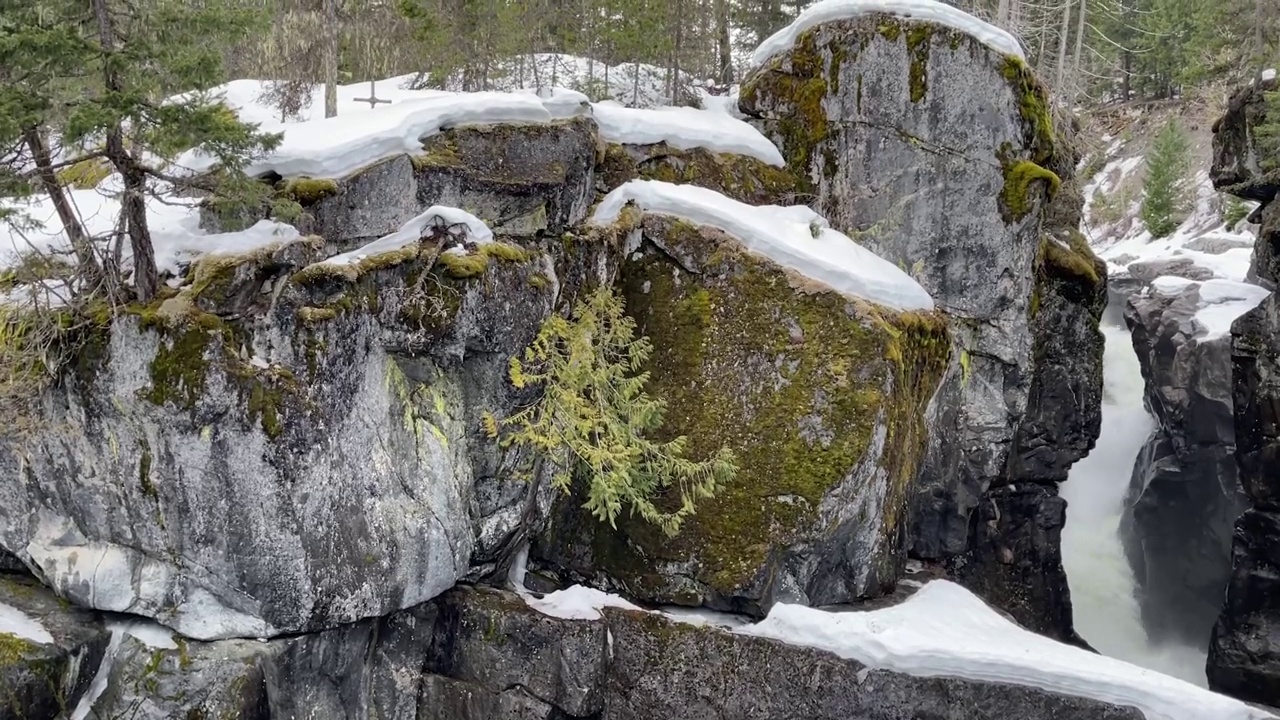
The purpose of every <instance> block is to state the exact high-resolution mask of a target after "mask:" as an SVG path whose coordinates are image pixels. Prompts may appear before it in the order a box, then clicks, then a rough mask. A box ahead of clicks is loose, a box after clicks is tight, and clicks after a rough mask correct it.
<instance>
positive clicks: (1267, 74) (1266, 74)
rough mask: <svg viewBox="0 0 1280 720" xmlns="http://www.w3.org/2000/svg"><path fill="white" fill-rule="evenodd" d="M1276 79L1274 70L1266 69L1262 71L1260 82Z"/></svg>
mask: <svg viewBox="0 0 1280 720" xmlns="http://www.w3.org/2000/svg"><path fill="white" fill-rule="evenodd" d="M1275 79H1276V69H1275V68H1267V69H1266V70H1263V71H1262V82H1271V81H1272V80H1275Z"/></svg>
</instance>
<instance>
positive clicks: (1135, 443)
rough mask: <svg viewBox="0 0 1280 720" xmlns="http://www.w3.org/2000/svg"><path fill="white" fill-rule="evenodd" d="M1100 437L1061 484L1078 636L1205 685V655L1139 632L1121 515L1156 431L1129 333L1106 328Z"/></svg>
mask: <svg viewBox="0 0 1280 720" xmlns="http://www.w3.org/2000/svg"><path fill="white" fill-rule="evenodd" d="M1103 333H1104V334H1105V336H1106V341H1107V346H1106V354H1105V357H1104V361H1103V385H1104V392H1103V398H1102V433H1101V435H1100V436H1099V437H1098V443H1097V446H1096V447H1095V448H1094V449H1093V452H1091V453H1090V454H1089V456H1088V457H1086V458H1084V459H1083V460H1081V461H1080V462H1078V463H1076V465H1075V466H1074V467H1073V468H1072V469H1071V476H1070V478H1069V479H1068V480H1067V482H1065V483H1063V485H1062V497H1063V498H1065V499H1066V500H1067V503H1068V506H1067V524H1066V527H1065V528H1064V529H1063V533H1062V559H1063V565H1064V566H1066V570H1067V582H1068V584H1069V585H1070V587H1071V600H1072V603H1073V606H1074V615H1075V626H1076V631H1077V632H1078V633H1080V635H1081V637H1083V638H1084V639H1085V640H1086V641H1088V642H1089V644H1091V645H1092V646H1093V647H1094V648H1095V649H1097V650H1098V652H1100V653H1102V654H1104V655H1107V656H1110V657H1114V658H1118V659H1120V660H1125V661H1127V662H1131V663H1133V664H1135V665H1139V666H1142V667H1147V668H1150V669H1152V670H1157V671H1159V672H1162V673H1165V674H1168V675H1172V676H1174V677H1177V678H1181V679H1183V680H1186V681H1188V682H1193V683H1195V684H1197V685H1200V686H1202V687H1203V686H1205V685H1206V680H1205V674H1204V663H1205V652H1206V651H1205V649H1204V648H1194V647H1187V646H1168V645H1163V646H1153V645H1152V644H1151V642H1150V641H1149V640H1148V639H1147V634H1146V631H1145V630H1143V627H1142V617H1141V614H1140V612H1139V610H1138V602H1137V600H1136V598H1135V597H1134V589H1135V585H1134V576H1133V571H1132V569H1130V567H1129V563H1128V560H1126V559H1125V555H1124V549H1123V548H1122V547H1121V543H1120V514H1121V512H1122V511H1123V509H1124V498H1125V493H1126V492H1127V490H1128V488H1129V478H1130V475H1131V474H1132V472H1133V463H1134V459H1135V458H1136V457H1137V454H1138V450H1139V449H1141V447H1142V444H1143V442H1145V441H1146V439H1147V436H1148V435H1150V433H1151V431H1152V429H1153V428H1154V427H1155V423H1154V420H1153V419H1152V418H1151V416H1150V415H1149V414H1148V413H1147V412H1146V410H1145V408H1144V407H1143V404H1142V385H1143V381H1142V370H1141V366H1140V365H1139V364H1138V358H1137V355H1135V354H1134V352H1133V345H1132V344H1131V343H1130V339H1129V332H1128V331H1127V330H1126V329H1125V328H1124V327H1120V326H1117V325H1104V326H1103Z"/></svg>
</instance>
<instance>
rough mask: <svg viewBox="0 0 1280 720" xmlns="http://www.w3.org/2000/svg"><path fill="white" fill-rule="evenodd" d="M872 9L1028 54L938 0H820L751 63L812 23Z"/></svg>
mask: <svg viewBox="0 0 1280 720" xmlns="http://www.w3.org/2000/svg"><path fill="white" fill-rule="evenodd" d="M872 13H888V14H889V15H895V16H897V17H901V18H908V19H912V20H923V21H926V22H932V23H937V24H938V25H945V26H947V27H951V28H955V29H956V30H959V31H961V32H964V33H968V34H969V35H972V36H973V37H975V38H977V39H978V40H979V41H980V42H982V43H983V44H985V45H987V46H988V47H990V48H991V49H992V50H995V51H996V52H998V53H1002V54H1004V55H1013V56H1015V57H1018V58H1024V57H1025V56H1024V55H1023V53H1022V46H1021V45H1020V44H1018V41H1017V39H1015V38H1014V37H1013V36H1012V35H1010V34H1009V33H1007V32H1005V31H1004V30H1001V29H1000V28H998V27H996V26H995V25H992V24H990V23H987V22H984V21H982V20H979V19H978V18H976V17H974V16H972V15H970V14H969V13H966V12H964V11H963V10H960V9H958V8H955V7H953V6H951V5H947V4H946V3H943V2H938V0H821V2H816V3H814V4H812V5H810V6H809V7H808V8H806V9H805V11H804V12H802V13H800V15H799V16H797V17H796V19H795V20H794V21H793V22H792V23H791V24H790V25H788V26H786V27H785V28H783V29H781V30H779V31H778V32H776V33H774V34H773V35H772V36H771V37H769V38H768V39H766V40H765V41H764V42H763V43H760V47H758V48H756V51H755V52H754V53H753V54H752V55H751V65H752V66H753V67H760V66H761V65H764V64H765V63H766V62H768V61H769V59H770V58H772V57H773V56H774V55H778V54H780V53H783V52H786V51H787V50H788V49H790V48H791V46H793V45H795V42H796V40H797V39H799V38H800V36H801V35H803V34H804V32H805V31H806V30H808V29H810V28H812V27H815V26H818V25H821V24H823V23H828V22H833V21H836V20H846V19H850V18H857V17H861V16H863V15H869V14H872Z"/></svg>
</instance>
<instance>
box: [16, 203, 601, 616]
mask: <svg viewBox="0 0 1280 720" xmlns="http://www.w3.org/2000/svg"><path fill="white" fill-rule="evenodd" d="M583 182H584V183H585V182H586V179H585V178H584V179H583ZM583 192H587V189H586V188H583ZM442 242H445V240H442V239H441V238H440V237H439V236H432V237H429V238H424V239H423V240H421V241H419V242H417V243H415V244H412V245H410V246H408V247H406V248H404V249H400V250H394V251H390V252H387V253H383V254H375V255H371V256H370V257H366V258H363V259H362V260H360V261H359V262H357V263H352V264H347V265H332V264H321V265H307V263H308V262H310V261H312V260H314V259H315V258H316V257H317V255H316V253H317V249H316V247H315V246H314V245H313V244H312V243H311V242H310V241H308V240H299V241H293V242H288V243H283V244H282V245H280V246H278V247H274V248H268V249H265V250H263V251H260V252H257V253H255V254H253V255H252V256H250V257H231V258H228V257H212V258H208V259H206V260H203V261H202V262H201V263H200V264H199V265H197V266H196V267H195V268H193V270H192V272H191V282H190V283H189V284H188V285H187V286H186V287H185V288H184V289H183V290H181V291H180V292H178V293H176V294H174V295H173V296H172V297H167V298H164V299H162V300H159V301H157V302H156V303H154V304H153V305H151V306H148V307H138V308H130V309H129V310H128V311H127V312H125V313H123V314H121V315H119V316H117V317H116V318H115V319H114V320H111V321H110V322H109V323H104V324H103V325H102V326H100V327H97V328H94V329H93V331H92V332H91V333H89V337H88V338H87V339H86V340H85V344H84V349H83V350H82V352H81V355H80V357H79V358H78V361H77V362H76V363H74V364H73V367H71V368H69V370H68V372H67V373H66V375H65V376H64V377H63V378H62V379H61V381H60V382H59V383H57V384H56V385H55V386H54V387H53V388H52V389H51V390H50V391H49V392H48V393H47V394H46V396H45V397H43V398H42V400H41V404H40V416H39V417H40V420H41V422H42V423H43V426H44V427H45V428H47V429H46V430H45V431H44V432H41V433H40V434H39V435H38V436H37V437H34V438H29V439H27V440H26V441H25V443H24V444H22V445H21V448H22V452H21V453H19V452H13V451H12V450H13V449H14V448H15V447H17V446H16V444H14V443H17V442H18V441H17V440H12V441H11V443H10V445H9V450H10V451H6V452H4V453H0V455H2V456H3V459H2V460H0V546H2V547H3V548H4V549H5V550H7V551H8V552H10V553H12V554H13V555H15V556H17V557H18V558H19V559H20V560H22V562H23V563H24V564H26V565H27V566H28V567H29V568H30V569H31V570H32V571H33V572H35V574H36V575H37V576H38V577H39V578H40V579H41V580H42V581H44V582H45V583H46V584H48V585H49V586H51V587H53V588H54V589H56V591H57V592H58V593H59V594H61V595H63V596H65V597H67V598H68V599H70V600H71V601H73V602H75V603H78V604H80V605H84V606H87V607H94V608H98V609H102V610H111V611H117V612H129V613H135V614H139V615H145V616H148V617H152V618H155V619H156V620H159V621H160V622H162V623H164V624H167V625H169V626H171V627H173V628H175V629H177V630H178V631H180V632H181V633H182V634H184V635H186V636H188V637H192V638H199V639H211V638H227V637H258V636H272V635H276V634H280V633H296V632H302V631H309V630H317V629H322V628H326V627H332V626H334V625H336V624H341V623H349V622H352V621H355V620H359V619H361V618H365V617H372V616H380V615H385V614H387V613H390V612H393V611H395V610H398V609H401V608H405V607H410V606H413V605H416V604H419V603H421V602H424V601H426V600H429V599H430V598H432V597H434V596H435V595H437V594H439V593H441V592H443V591H445V590H447V589H448V588H450V587H452V586H453V585H454V584H455V583H456V582H457V581H458V580H459V579H461V578H464V577H474V576H482V575H485V574H489V573H492V572H495V570H497V564H498V563H499V562H501V561H502V559H503V558H504V557H508V556H509V555H510V554H511V553H512V552H513V550H514V547H515V546H516V545H518V544H519V543H520V542H523V535H520V533H522V532H525V530H524V527H525V524H526V523H525V520H526V519H527V518H528V517H530V516H533V515H537V514H538V513H540V512H544V511H545V510H546V506H547V503H548V502H549V496H548V495H547V493H546V492H545V491H544V492H543V493H542V494H541V495H539V494H538V492H537V491H536V490H537V488H539V487H541V486H540V485H539V484H536V483H535V484H527V483H524V482H521V481H519V480H515V479H512V478H510V477H508V475H509V473H506V472H500V465H501V463H502V462H504V461H508V462H517V461H519V460H520V457H519V454H518V453H516V454H510V453H509V454H506V455H504V454H502V453H501V452H500V451H499V448H498V447H497V443H496V442H495V441H492V440H490V439H489V438H488V437H487V436H485V435H484V433H483V432H482V431H481V429H480V418H481V416H482V415H483V414H484V413H487V412H492V413H495V414H499V415H501V414H504V413H507V412H509V411H510V410H511V408H513V407H516V406H517V405H518V404H519V403H521V402H526V401H527V398H522V397H521V396H520V394H519V393H517V392H516V391H515V390H513V389H512V388H511V387H510V384H509V383H508V382H507V380H506V365H507V360H508V358H510V357H511V356H513V355H514V354H516V353H518V352H520V351H521V350H522V349H523V348H524V347H525V345H527V343H528V342H529V341H530V340H531V339H532V337H533V336H534V334H536V332H537V330H538V328H539V326H540V325H541V323H542V320H543V319H544V318H545V317H547V316H548V314H549V313H550V312H551V311H552V309H553V307H554V306H555V304H556V293H557V292H558V291H559V290H560V289H561V288H562V287H563V286H565V285H571V284H572V283H573V282H580V281H581V279H580V276H591V275H597V274H599V272H600V268H602V267H604V265H603V263H601V262H600V261H599V260H600V259H599V258H597V257H595V256H594V255H592V253H593V252H594V250H592V249H591V248H588V247H585V246H583V247H582V248H581V249H580V250H579V255H578V260H577V261H567V263H568V264H567V265H565V264H562V265H561V267H562V268H567V267H568V265H572V264H573V263H574V262H577V265H576V267H577V268H579V269H578V270H572V271H570V270H567V269H566V271H565V276H564V277H561V276H560V275H559V274H558V273H557V270H556V263H554V262H553V261H552V260H551V259H550V258H549V256H547V255H546V254H544V253H543V252H541V251H537V250H524V249H521V248H519V247H517V246H514V245H510V244H505V243H493V244H491V245H487V246H484V247H482V248H479V249H476V250H475V251H474V252H473V253H472V254H471V255H467V254H466V253H465V252H464V253H463V254H461V255H458V254H455V253H448V254H445V253H442V252H441V250H442V248H441V243H442ZM573 278H579V279H577V280H575V279H573ZM597 282H598V280H597Z"/></svg>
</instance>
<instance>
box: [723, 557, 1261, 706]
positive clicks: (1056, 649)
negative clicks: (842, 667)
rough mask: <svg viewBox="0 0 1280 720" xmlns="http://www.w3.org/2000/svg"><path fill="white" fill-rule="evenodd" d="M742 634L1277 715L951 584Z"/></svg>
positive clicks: (937, 669)
mask: <svg viewBox="0 0 1280 720" xmlns="http://www.w3.org/2000/svg"><path fill="white" fill-rule="evenodd" d="M737 632H739V633H742V634H746V635H754V636H758V637H766V638H772V639H775V640H781V641H782V642H786V643H791V644H795V645H805V646H808V647H814V648H818V649H820V650H826V651H829V652H832V653H835V654H836V655H838V656H840V657H842V658H847V659H852V660H856V661H858V662H860V663H863V664H865V665H867V666H869V667H872V668H876V669H885V670H892V671H896V672H902V673H906V674H908V675H916V676H920V677H939V676H949V677H960V678H967V679H970V680H977V681H982V682H1002V683H1009V684H1012V685H1022V686H1029V687H1037V688H1042V689H1045V690H1049V691H1053V692H1059V693H1063V694H1065V695H1074V696H1077V697H1087V698H1093V699H1096V700H1101V701H1103V702H1108V703H1114V704H1117V705H1127V706H1134V707H1138V708H1140V709H1141V710H1142V711H1143V712H1144V713H1145V714H1146V716H1147V718H1148V720H1207V719H1208V718H1213V719H1214V720H1263V719H1264V718H1273V716H1272V715H1270V714H1268V713H1265V712H1263V711H1261V710H1254V709H1252V708H1250V707H1249V706H1247V705H1245V704H1244V703H1242V702H1240V701H1238V700H1233V699H1231V698H1228V697H1225V696H1222V695H1217V694H1214V693H1211V692H1209V691H1207V690H1202V689H1201V688H1198V687H1196V686H1195V685H1192V684H1190V683H1187V682H1183V681H1182V680H1177V679H1174V678H1171V677H1169V676H1167V675H1162V674H1160V673H1157V672H1154V671H1151V670H1145V669H1143V668H1139V667H1136V666H1134V665H1130V664H1129V663H1126V662H1123V661H1120V660H1116V659H1113V658H1108V657H1104V656H1101V655H1095V654H1093V653H1090V652H1087V651H1085V650H1081V649H1079V648H1076V647H1073V646H1070V645H1064V644H1063V643H1059V642H1057V641H1054V640H1050V639H1049V638H1046V637H1042V636H1040V635H1036V634H1035V633H1032V632H1029V631H1027V630H1024V629H1022V628H1020V627H1018V626H1017V625H1015V624H1013V623H1012V622H1010V621H1008V620H1006V619H1005V618H1004V617H1003V616H1001V615H1000V614H999V613H997V612H996V611H994V610H992V609H991V608H990V607H988V606H987V605H986V604H985V603H983V602H982V600H980V599H978V598H977V597H976V596H975V595H973V594H972V593H970V592H969V591H968V590H965V589H964V588H962V587H960V586H959V585H955V584H953V583H951V582H948V581H946V580H934V581H933V582H931V583H929V584H928V585H925V586H924V587H923V588H921V589H920V590H919V591H918V592H916V594H915V595H912V596H911V597H910V598H908V599H907V600H906V601H905V602H903V603H902V604H900V605H896V606H894V607H890V608H885V609H883V610H876V611H872V612H847V613H830V612H824V611H822V610H814V609H812V608H807V607H802V606H799V605H785V604H784V605H775V606H774V607H773V609H772V610H771V611H770V612H769V616H768V617H767V618H766V619H764V620H762V621H761V622H759V623H757V624H755V625H751V626H747V627H744V628H740V629H739V630H737Z"/></svg>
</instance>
